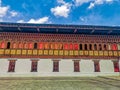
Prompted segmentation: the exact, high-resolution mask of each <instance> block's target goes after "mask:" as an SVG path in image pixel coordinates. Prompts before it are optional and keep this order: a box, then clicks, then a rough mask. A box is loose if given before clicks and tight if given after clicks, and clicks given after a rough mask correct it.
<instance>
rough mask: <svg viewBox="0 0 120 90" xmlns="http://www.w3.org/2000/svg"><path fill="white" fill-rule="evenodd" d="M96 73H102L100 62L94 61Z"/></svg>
mask: <svg viewBox="0 0 120 90" xmlns="http://www.w3.org/2000/svg"><path fill="white" fill-rule="evenodd" d="M94 72H100V65H99V61H94Z"/></svg>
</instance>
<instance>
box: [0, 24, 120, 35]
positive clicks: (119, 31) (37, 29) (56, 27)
mask: <svg viewBox="0 0 120 90" xmlns="http://www.w3.org/2000/svg"><path fill="white" fill-rule="evenodd" d="M0 32H20V33H53V34H89V35H120V27H119V26H95V25H61V24H29V23H5V22H0Z"/></svg>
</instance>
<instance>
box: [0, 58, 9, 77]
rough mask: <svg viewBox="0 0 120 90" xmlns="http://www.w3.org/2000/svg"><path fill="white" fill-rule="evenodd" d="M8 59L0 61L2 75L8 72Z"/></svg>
mask: <svg viewBox="0 0 120 90" xmlns="http://www.w3.org/2000/svg"><path fill="white" fill-rule="evenodd" d="M8 66H9V61H8V59H0V75H2V74H4V73H7V72H8Z"/></svg>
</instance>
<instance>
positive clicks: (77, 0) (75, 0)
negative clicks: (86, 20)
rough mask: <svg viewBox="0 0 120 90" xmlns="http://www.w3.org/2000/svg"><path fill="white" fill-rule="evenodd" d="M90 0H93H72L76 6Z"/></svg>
mask: <svg viewBox="0 0 120 90" xmlns="http://www.w3.org/2000/svg"><path fill="white" fill-rule="evenodd" d="M90 1H93V0H74V2H75V4H76V6H79V5H82V4H84V3H88V2H90Z"/></svg>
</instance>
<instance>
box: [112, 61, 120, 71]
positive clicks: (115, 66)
mask: <svg viewBox="0 0 120 90" xmlns="http://www.w3.org/2000/svg"><path fill="white" fill-rule="evenodd" d="M113 65H114V72H119V71H120V70H119V61H113Z"/></svg>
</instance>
